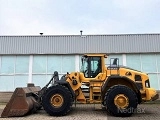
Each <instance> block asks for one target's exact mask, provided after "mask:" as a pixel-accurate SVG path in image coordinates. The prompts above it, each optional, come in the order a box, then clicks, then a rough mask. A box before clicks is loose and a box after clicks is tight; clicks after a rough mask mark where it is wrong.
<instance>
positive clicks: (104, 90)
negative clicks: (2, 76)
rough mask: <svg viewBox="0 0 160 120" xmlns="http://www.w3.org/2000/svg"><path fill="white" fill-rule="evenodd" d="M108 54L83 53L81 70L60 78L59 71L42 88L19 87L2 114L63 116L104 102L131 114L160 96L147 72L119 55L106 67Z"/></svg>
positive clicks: (115, 111)
mask: <svg viewBox="0 0 160 120" xmlns="http://www.w3.org/2000/svg"><path fill="white" fill-rule="evenodd" d="M106 57H107V56H106V55H105V54H86V55H83V56H82V59H81V60H82V67H81V70H80V72H71V73H67V74H65V75H63V76H62V77H61V79H60V80H59V77H58V72H56V71H55V72H54V75H53V77H52V78H51V80H50V81H49V83H48V84H47V85H46V86H45V87H43V88H42V89H40V90H37V89H34V90H33V88H34V87H33V88H32V89H31V88H30V87H27V88H26V89H27V90H24V88H21V90H20V91H21V92H16V91H17V90H15V92H14V93H13V96H12V97H11V100H10V101H9V103H8V104H7V105H6V108H5V109H4V110H3V113H2V115H1V117H13V116H24V115H27V114H29V113H33V112H36V111H37V110H39V109H40V108H43V109H44V110H45V111H46V112H47V113H48V114H49V115H51V116H63V115H66V114H67V113H68V112H69V111H70V110H71V107H72V105H73V103H75V104H76V103H77V102H78V103H84V104H86V103H89V104H92V103H100V104H102V105H103V106H104V107H105V108H106V111H107V112H108V113H110V114H111V115H113V116H122V117H127V116H131V115H132V114H133V113H134V112H135V109H136V108H137V106H138V104H141V103H144V102H146V101H151V100H152V101H153V100H156V99H158V98H159V96H158V94H157V92H156V90H155V89H153V88H150V82H149V77H148V75H147V74H146V73H143V72H141V71H138V70H134V69H132V68H129V67H126V66H121V65H119V60H118V59H117V58H115V59H113V62H112V63H110V65H108V66H106V65H105V58H106ZM22 91H23V92H22ZM22 98H23V99H22ZM20 99H21V100H20ZM16 101H18V103H17V102H16ZM24 104H25V105H24ZM23 105H24V106H23ZM20 106H21V107H20Z"/></svg>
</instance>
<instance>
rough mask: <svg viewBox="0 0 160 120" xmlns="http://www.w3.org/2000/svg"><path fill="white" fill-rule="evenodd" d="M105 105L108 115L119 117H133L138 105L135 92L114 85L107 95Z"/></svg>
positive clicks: (125, 87) (122, 86)
mask: <svg viewBox="0 0 160 120" xmlns="http://www.w3.org/2000/svg"><path fill="white" fill-rule="evenodd" d="M104 104H105V106H106V109H107V111H108V113H110V114H111V115H114V116H117V117H128V116H131V115H132V114H133V113H134V112H135V109H136V108H137V105H138V99H137V96H136V94H135V92H134V91H133V90H132V89H130V88H128V87H127V86H124V85H114V86H112V87H111V88H110V89H108V91H107V92H106V94H105V99H104Z"/></svg>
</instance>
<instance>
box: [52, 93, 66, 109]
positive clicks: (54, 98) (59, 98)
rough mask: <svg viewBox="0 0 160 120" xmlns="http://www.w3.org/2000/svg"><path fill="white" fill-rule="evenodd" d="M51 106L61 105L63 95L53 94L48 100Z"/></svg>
mask: <svg viewBox="0 0 160 120" xmlns="http://www.w3.org/2000/svg"><path fill="white" fill-rule="evenodd" d="M50 102H51V104H52V106H53V107H61V106H62V105H63V102H64V100H63V96H62V95H60V94H55V95H53V96H52V97H51V100H50Z"/></svg>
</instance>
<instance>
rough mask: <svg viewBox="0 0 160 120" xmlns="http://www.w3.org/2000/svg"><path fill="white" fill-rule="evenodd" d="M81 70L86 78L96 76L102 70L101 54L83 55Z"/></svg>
mask: <svg viewBox="0 0 160 120" xmlns="http://www.w3.org/2000/svg"><path fill="white" fill-rule="evenodd" d="M81 60H82V66H81V72H83V74H84V76H85V78H95V77H96V76H97V75H98V74H99V73H101V72H102V61H101V57H100V56H82V59H81Z"/></svg>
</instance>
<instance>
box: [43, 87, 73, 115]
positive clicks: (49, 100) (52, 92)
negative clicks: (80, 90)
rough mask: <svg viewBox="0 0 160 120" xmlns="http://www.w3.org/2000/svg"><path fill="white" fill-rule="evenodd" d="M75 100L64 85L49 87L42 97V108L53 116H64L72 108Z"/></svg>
mask: <svg viewBox="0 0 160 120" xmlns="http://www.w3.org/2000/svg"><path fill="white" fill-rule="evenodd" d="M72 102H73V98H72V95H71V92H70V91H69V89H68V88H67V87H65V86H62V85H56V86H52V87H49V88H48V90H47V91H46V92H45V94H44V95H43V97H42V106H43V108H44V110H45V111H46V112H47V113H48V114H49V115H51V116H64V115H66V114H67V113H68V112H69V111H70V110H71V106H72Z"/></svg>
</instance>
